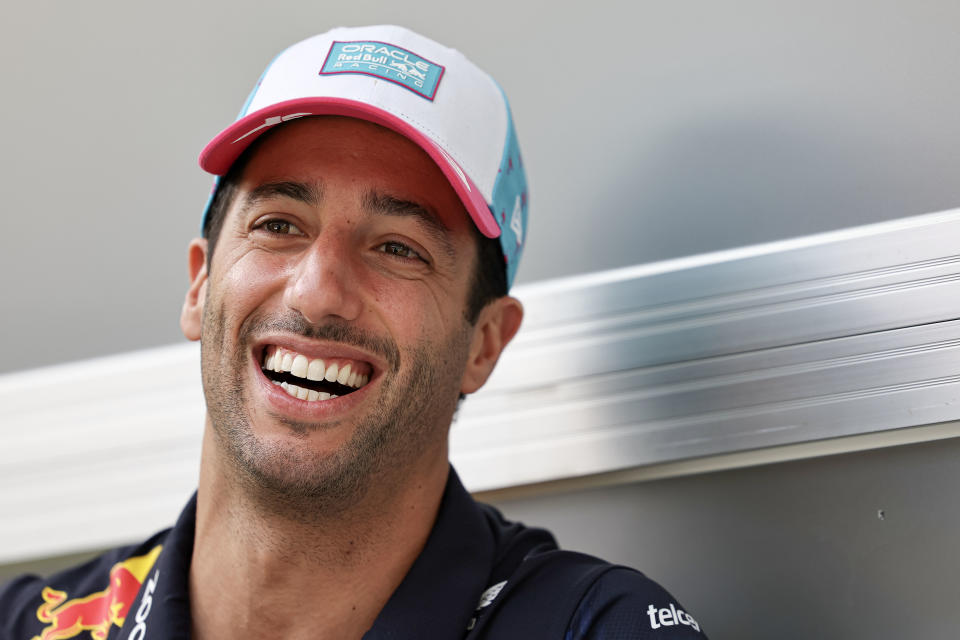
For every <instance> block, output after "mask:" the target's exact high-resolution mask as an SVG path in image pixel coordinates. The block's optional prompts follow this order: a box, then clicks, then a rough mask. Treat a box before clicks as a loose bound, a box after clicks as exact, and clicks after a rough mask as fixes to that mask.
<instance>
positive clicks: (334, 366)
mask: <svg viewBox="0 0 960 640" xmlns="http://www.w3.org/2000/svg"><path fill="white" fill-rule="evenodd" d="M263 368H264V369H265V370H267V371H276V372H277V373H283V372H286V373H289V374H290V375H292V376H295V377H297V378H305V379H307V380H316V381H320V380H326V381H328V382H339V383H340V384H342V385H346V386H348V387H353V388H355V389H359V388H360V387H362V386H363V385H365V384H367V382H369V381H370V376H369V375H367V374H362V373H360V372H359V371H354V366H353V365H352V364H350V363H346V364H340V363H337V362H333V361H331V362H330V363H329V364H328V363H325V362H324V361H323V360H322V359H321V358H313V359H310V358H307V356H305V355H303V354H301V353H294V352H292V351H287V350H285V349H280V348H277V347H269V348H268V349H267V355H266V358H264V361H263Z"/></svg>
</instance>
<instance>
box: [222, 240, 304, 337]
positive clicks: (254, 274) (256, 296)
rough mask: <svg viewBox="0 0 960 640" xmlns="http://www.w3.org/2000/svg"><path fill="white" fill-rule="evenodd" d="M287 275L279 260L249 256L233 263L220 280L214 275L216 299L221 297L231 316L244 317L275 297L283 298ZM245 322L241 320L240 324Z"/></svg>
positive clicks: (253, 254) (248, 254)
mask: <svg viewBox="0 0 960 640" xmlns="http://www.w3.org/2000/svg"><path fill="white" fill-rule="evenodd" d="M265 258H266V259H265ZM287 271H288V266H287V265H286V264H285V262H284V261H282V260H279V259H277V258H276V257H275V256H266V257H264V256H257V255H256V253H255V252H252V253H247V254H245V255H243V256H241V257H240V258H239V259H238V260H237V261H236V262H234V263H232V264H231V265H230V266H229V267H228V268H227V269H226V270H225V271H224V272H223V273H222V274H221V275H220V277H219V278H216V276H217V274H216V273H215V274H214V277H215V278H216V279H215V282H214V283H212V290H213V295H215V296H217V297H219V299H220V300H221V301H222V304H223V306H224V308H225V309H227V310H228V313H229V314H231V315H236V314H239V315H240V316H244V315H246V314H248V313H249V312H250V310H252V309H253V308H255V307H256V306H258V305H262V304H263V303H264V302H265V301H267V300H269V299H270V298H271V296H274V295H275V296H277V297H278V298H279V297H280V294H279V292H280V291H282V289H283V284H284V282H285V281H286V274H287ZM242 319H243V318H242V317H240V318H239V319H238V320H239V321H242Z"/></svg>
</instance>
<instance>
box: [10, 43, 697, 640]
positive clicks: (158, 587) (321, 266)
mask: <svg viewBox="0 0 960 640" xmlns="http://www.w3.org/2000/svg"><path fill="white" fill-rule="evenodd" d="M200 162H201V166H203V167H204V168H205V169H207V170H208V171H210V172H212V173H214V174H216V175H218V176H221V177H220V178H219V179H218V183H217V188H216V190H215V193H214V196H213V197H212V198H211V201H210V203H209V204H208V208H207V211H206V213H205V216H204V225H203V230H204V232H203V237H202V238H198V239H196V240H194V241H193V242H192V243H191V244H190V247H189V252H188V265H189V272H190V278H191V281H190V287H189V290H188V292H187V296H186V300H185V302H184V306H183V310H182V316H181V326H182V328H183V332H184V334H185V335H186V336H187V337H188V338H189V339H191V340H199V341H200V343H201V353H202V372H203V386H204V393H205V397H206V403H207V419H206V425H205V429H204V437H203V453H202V461H201V470H200V482H199V488H198V490H197V494H196V496H195V497H194V498H193V499H192V500H191V502H190V503H189V504H188V505H187V507H186V509H185V510H184V512H183V514H182V515H181V517H180V519H179V520H178V522H177V524H176V525H175V526H174V527H173V528H172V529H170V530H167V531H164V532H161V533H159V534H157V535H156V536H154V537H153V538H151V539H150V540H148V541H146V542H144V543H142V544H139V545H133V546H130V547H124V548H122V549H117V550H114V551H112V552H109V553H107V554H105V555H104V556H101V557H100V558H98V559H96V560H94V561H92V562H90V563H88V564H87V565H84V566H82V567H78V568H75V569H72V570H69V571H66V572H63V573H61V574H58V575H55V576H52V577H50V578H49V579H41V578H36V577H24V578H21V579H19V580H17V581H15V582H13V583H11V584H10V585H8V586H7V587H5V588H4V589H3V590H2V591H0V617H2V621H0V632H2V635H0V637H2V638H4V639H7V638H9V639H11V640H12V639H14V638H16V639H18V640H20V639H23V640H27V639H28V638H43V639H53V638H57V639H60V638H73V637H92V638H95V639H97V640H104V639H107V638H109V639H113V638H123V639H124V640H126V639H127V638H132V639H138V640H139V639H143V638H164V639H170V638H189V637H193V638H199V639H201V640H209V639H219V638H238V637H243V638H303V639H307V638H310V639H314V638H336V639H341V638H361V637H363V638H368V639H379V638H392V639H399V638H410V639H434V638H438V639H444V638H465V639H475V640H480V639H482V638H491V639H492V638H556V639H558V640H560V639H574V638H597V639H599V638H605V639H610V640H613V639H618V638H702V637H703V635H702V632H701V631H700V626H699V624H698V623H697V621H696V620H695V619H694V618H693V617H692V616H691V615H690V614H688V613H687V612H686V611H684V610H683V608H682V607H681V606H680V605H679V603H677V602H676V601H675V600H674V599H673V598H672V597H671V596H670V595H669V594H668V593H667V592H666V591H664V590H663V589H662V588H660V587H659V586H658V585H656V584H655V583H654V582H652V581H650V580H648V579H647V578H645V577H644V576H643V575H642V574H640V573H639V572H636V571H634V570H632V569H628V568H625V567H617V566H614V565H611V564H608V563H606V562H603V561H601V560H599V559H596V558H592V557H590V556H585V555H582V554H577V553H571V552H563V551H559V550H557V548H556V544H555V543H554V541H553V538H552V537H551V536H550V534H549V533H547V532H546V531H543V530H541V529H532V528H526V527H523V526H521V525H519V524H514V523H509V522H507V521H505V520H503V518H502V517H501V516H500V515H499V514H498V513H497V512H496V511H495V510H494V509H492V508H490V507H487V506H485V505H480V504H478V503H476V502H474V501H473V500H472V499H471V498H470V496H469V495H468V494H467V493H466V491H465V490H464V488H463V486H462V485H461V484H460V482H459V480H458V479H457V476H456V473H455V472H454V471H453V470H452V469H451V467H450V464H449V462H448V451H447V433H448V430H449V427H450V423H451V421H452V419H453V414H454V412H455V410H456V407H457V403H458V402H459V400H460V398H461V397H462V396H463V395H465V394H470V393H472V392H474V391H476V390H478V389H479V388H480V387H481V386H482V385H483V384H484V382H485V381H486V380H487V377H488V376H489V375H490V373H491V372H492V370H493V368H494V366H495V364H496V362H497V360H498V358H499V356H500V354H501V352H502V350H503V349H504V347H506V345H507V344H508V343H509V342H510V340H511V338H512V337H513V336H514V334H515V333H516V332H517V330H518V328H519V326H520V322H521V319H522V316H523V311H522V307H521V305H520V303H519V302H518V301H517V300H516V299H514V298H512V297H510V296H509V295H507V290H508V287H509V284H510V282H511V281H512V279H513V275H514V273H515V270H516V265H517V261H518V259H519V257H520V252H521V250H522V247H523V240H524V239H525V230H526V216H527V193H526V180H525V177H524V172H523V164H522V161H521V158H520V154H519V148H518V147H517V143H516V137H515V134H514V130H513V124H512V121H511V116H510V111H509V107H508V106H507V103H506V100H505V98H504V97H503V95H502V93H501V92H500V90H499V89H498V87H497V86H496V84H495V83H494V82H493V80H492V79H490V78H489V76H487V75H486V74H485V73H483V72H482V71H481V70H480V69H478V68H477V67H475V66H474V65H473V64H471V63H470V62H469V61H467V60H466V59H465V58H464V57H463V56H462V55H461V54H459V53H457V52H456V51H454V50H451V49H447V48H445V47H443V46H441V45H439V44H437V43H435V42H433V41H431V40H428V39H426V38H424V37H422V36H419V35H417V34H415V33H412V32H410V31H407V30H405V29H401V28H398V27H366V28H357V29H338V30H334V31H331V32H329V33H327V34H324V35H321V36H317V37H315V38H311V39H309V40H306V41H304V42H301V43H299V44H297V45H294V46H293V47H291V48H290V49H288V50H286V51H285V52H284V53H282V54H281V55H280V56H279V57H278V58H277V59H276V60H275V61H274V62H273V63H272V64H271V66H270V67H269V68H268V70H267V71H266V72H265V74H264V75H263V77H262V78H261V79H260V82H258V83H257V86H256V88H255V89H254V91H253V93H252V94H251V96H250V98H249V99H248V101H247V104H246V105H245V107H244V110H243V112H242V113H241V116H240V117H239V119H238V120H237V121H236V122H234V123H233V124H232V125H230V126H229V127H227V128H226V129H224V131H222V132H221V133H220V134H219V135H218V136H217V137H216V138H214V140H213V141H212V142H211V143H210V144H209V145H208V146H207V148H206V149H205V150H204V151H203V153H202V154H201V160H200Z"/></svg>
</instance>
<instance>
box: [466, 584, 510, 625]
mask: <svg viewBox="0 0 960 640" xmlns="http://www.w3.org/2000/svg"><path fill="white" fill-rule="evenodd" d="M505 586H507V581H506V580H504V581H503V582H498V583H497V584H495V585H493V586H492V587H488V588H487V590H486V591H484V592H483V593H481V594H480V602H478V603H477V609H476V610H477V611H480V609H483V608H485V607H489V606H490V605H491V604H493V601H494V600H496V599H497V596H498V595H500V592H501V591H503V588H504V587H505ZM476 624H477V616H474V617H473V618H471V619H470V624H468V625H467V631H470V630H471V629H473V627H474V625H476Z"/></svg>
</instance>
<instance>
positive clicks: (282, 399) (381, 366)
mask: <svg viewBox="0 0 960 640" xmlns="http://www.w3.org/2000/svg"><path fill="white" fill-rule="evenodd" d="M268 345H276V346H279V347H283V348H285V349H288V350H290V351H295V352H297V353H301V354H303V355H305V356H307V357H308V358H324V359H327V358H330V359H345V360H356V361H360V362H366V363H369V365H370V367H371V373H370V380H369V382H367V384H365V385H364V386H362V387H360V388H359V389H357V390H356V391H353V392H351V393H348V394H347V395H343V396H339V397H337V398H332V399H330V400H320V401H314V402H310V401H307V400H301V399H299V398H294V397H293V396H291V395H290V394H288V393H287V392H286V391H284V390H283V389H281V388H280V387H279V386H277V385H275V384H273V381H272V380H270V378H268V377H267V376H266V374H264V372H263V369H262V368H261V363H262V361H263V352H264V350H265V349H266V347H267V346H268ZM250 362H251V366H252V367H253V369H254V377H255V379H256V381H257V383H258V387H259V389H260V392H261V393H262V394H263V396H264V397H265V398H266V401H267V404H268V406H270V407H271V408H272V409H273V411H275V412H276V413H278V414H280V415H282V416H284V417H288V418H292V419H295V420H298V421H304V422H315V421H321V420H328V419H331V418H337V417H341V416H343V415H344V414H346V413H349V412H350V411H351V410H352V409H353V408H354V407H356V406H357V405H359V404H360V403H362V402H363V401H364V400H365V399H366V396H367V392H368V390H369V389H370V388H371V387H372V386H374V385H375V384H378V383H379V382H380V377H381V374H382V373H383V371H385V370H386V365H385V363H384V362H383V360H382V358H379V357H378V356H376V355H372V354H370V353H367V352H365V351H362V350H360V349H357V348H355V347H351V346H349V345H345V344H342V343H335V342H323V341H320V342H317V341H313V340H306V339H304V338H300V337H299V336H267V337H264V338H262V339H260V340H257V342H256V343H255V344H254V345H253V346H252V347H251V351H250Z"/></svg>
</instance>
